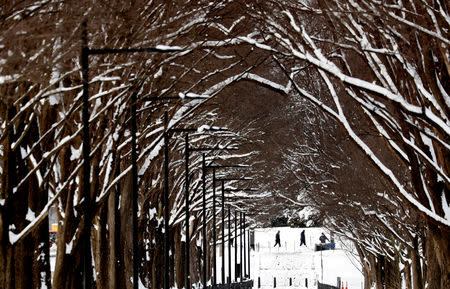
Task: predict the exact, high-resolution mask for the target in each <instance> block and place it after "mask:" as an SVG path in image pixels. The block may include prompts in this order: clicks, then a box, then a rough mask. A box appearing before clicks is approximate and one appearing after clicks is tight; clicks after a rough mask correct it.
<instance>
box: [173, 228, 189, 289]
mask: <svg viewBox="0 0 450 289" xmlns="http://www.w3.org/2000/svg"><path fill="white" fill-rule="evenodd" d="M180 229H181V228H180V226H177V227H176V228H173V230H174V233H173V238H174V249H175V250H174V251H175V252H174V261H175V264H174V265H175V272H176V276H175V282H176V285H177V287H178V288H183V287H184V285H185V284H184V279H185V278H184V277H185V271H186V270H185V268H184V264H185V258H184V255H185V253H184V252H185V247H186V243H185V242H181V234H180Z"/></svg>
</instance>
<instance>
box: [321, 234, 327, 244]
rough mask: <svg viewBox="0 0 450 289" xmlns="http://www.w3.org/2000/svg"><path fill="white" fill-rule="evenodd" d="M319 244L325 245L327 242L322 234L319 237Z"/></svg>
mask: <svg viewBox="0 0 450 289" xmlns="http://www.w3.org/2000/svg"><path fill="white" fill-rule="evenodd" d="M319 240H320V243H322V244H325V242H326V241H327V240H328V238H327V236H325V234H324V233H322V235H320V237H319Z"/></svg>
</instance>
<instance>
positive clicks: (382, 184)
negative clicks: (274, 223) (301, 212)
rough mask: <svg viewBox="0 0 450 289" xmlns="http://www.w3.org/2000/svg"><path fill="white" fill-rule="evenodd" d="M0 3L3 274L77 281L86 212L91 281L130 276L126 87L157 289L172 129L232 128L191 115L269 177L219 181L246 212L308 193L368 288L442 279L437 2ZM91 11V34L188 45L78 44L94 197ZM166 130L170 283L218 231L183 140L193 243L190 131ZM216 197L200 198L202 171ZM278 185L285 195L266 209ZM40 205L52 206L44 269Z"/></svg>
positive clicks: (445, 110) (444, 71)
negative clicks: (53, 246)
mask: <svg viewBox="0 0 450 289" xmlns="http://www.w3.org/2000/svg"><path fill="white" fill-rule="evenodd" d="M3 2H5V3H2V4H1V6H0V17H1V19H2V21H1V22H0V27H1V29H0V121H1V126H0V155H1V158H0V287H1V288H8V289H9V288H45V286H46V287H47V288H50V286H52V287H53V288H80V287H81V285H82V280H83V279H82V278H81V272H82V270H83V268H82V263H81V260H82V255H83V251H82V240H83V238H84V233H85V232H86V230H84V228H85V227H86V226H87V227H88V228H90V231H91V236H92V238H91V244H92V252H93V268H94V271H93V272H95V276H94V277H95V278H94V279H95V282H94V283H95V286H96V288H131V284H132V281H131V279H132V263H131V261H132V260H131V257H130V256H131V248H132V240H131V206H132V199H131V198H130V194H131V186H132V180H131V133H130V131H131V124H130V117H131V115H130V113H131V112H130V108H131V104H132V100H131V96H132V95H133V94H135V95H136V96H137V103H136V107H137V115H138V121H137V132H138V134H137V147H138V175H139V180H138V204H139V213H138V217H139V218H138V235H139V246H138V247H139V263H140V268H141V269H140V281H141V282H142V283H143V284H144V285H145V286H147V287H149V288H162V287H163V274H162V273H161V268H163V265H164V258H163V250H162V248H163V237H164V231H163V218H162V216H163V213H162V210H163V207H162V199H163V192H164V182H163V177H164V168H163V162H164V153H163V133H164V131H166V130H167V129H170V128H176V127H200V126H203V127H204V128H205V127H206V126H211V125H220V126H226V127H228V128H229V129H230V131H228V132H220V133H212V132H208V131H206V130H205V131H203V130H199V131H197V132H195V133H193V134H192V135H191V136H190V140H191V145H193V146H200V145H208V146H219V145H220V146H230V145H232V146H239V147H241V148H242V149H241V150H239V151H232V152H228V153H227V154H225V153H223V152H209V153H207V159H208V161H209V162H210V161H212V160H213V158H214V156H219V155H220V158H219V159H218V162H223V163H230V162H231V163H248V164H251V165H252V170H251V171H249V172H248V173H249V175H248V176H253V177H254V178H255V180H254V182H253V185H258V186H259V188H260V193H258V194H256V193H251V195H245V194H239V198H237V196H235V197H233V196H231V195H230V197H232V199H231V200H232V202H230V204H231V205H233V206H235V207H238V208H241V209H243V210H245V211H247V212H248V213H249V214H250V215H251V217H252V219H253V220H252V223H254V224H262V223H263V222H267V215H265V214H269V215H271V216H273V214H276V213H277V212H281V211H283V210H287V211H288V210H294V211H295V210H297V209H300V208H302V207H304V206H305V205H310V206H313V207H314V208H315V209H316V210H317V211H318V212H319V215H320V216H321V217H322V218H323V220H324V225H326V226H329V227H331V228H332V229H333V230H334V231H335V232H337V233H338V234H340V235H342V236H345V237H347V238H349V239H351V240H353V241H354V243H355V246H356V248H357V250H358V254H359V257H360V259H361V263H362V265H363V273H364V276H365V288H371V286H372V285H373V284H375V285H376V286H377V288H380V289H381V288H400V287H401V285H402V282H404V284H406V286H407V288H414V289H422V288H430V289H437V288H449V287H450V272H449V268H450V264H449V260H450V242H449V240H450V232H449V229H450V209H449V200H450V176H449V169H450V156H449V150H450V140H449V133H450V120H449V117H450V110H449V106H450V100H449V99H450V98H449V93H450V79H449V73H450V60H449V57H450V54H449V46H450V40H449V29H450V16H449V11H448V9H449V7H448V4H447V2H446V1H444V0H441V1H439V0H408V1H400V0H393V1H375V0H362V1H351V0H347V1H345V0H333V1H324V0H313V1H294V0H276V1H275V0H273V1H272V0H264V1H263V0H247V1H241V0H235V1H164V0H156V1H150V0H138V1H90V0H82V1H59V0H44V1H31V0H29V1H3ZM83 22H85V23H87V32H88V34H87V39H88V46H89V47H90V48H106V47H107V48H138V47H148V46H156V45H164V46H160V47H167V46H173V47H180V48H181V49H182V51H180V52H173V53H161V54H158V53H130V54H107V55H95V56H94V55H92V56H90V57H89V65H90V71H89V85H90V99H89V102H90V119H89V122H90V128H89V129H90V133H91V139H90V144H91V154H90V159H91V163H90V165H91V179H90V192H91V193H90V198H89V199H90V200H91V203H90V204H86V202H85V199H86V198H85V197H86V196H85V195H84V191H83V157H82V136H83V126H82V71H81V66H80V54H81V48H82V31H83ZM191 95H192V96H194V95H195V96H199V95H201V96H203V97H204V99H201V100H190V99H189V97H186V96H191ZM168 96H170V97H171V96H180V99H178V100H170V101H168V100H163V99H164V97H168ZM146 97H152V98H157V100H156V101H145V100H144V98H146ZM166 111H167V112H168V118H169V119H168V122H167V123H165V121H164V113H165V112H166ZM266 112H267V113H266ZM250 118H253V119H250ZM275 122H278V123H280V125H275V124H274V123H275ZM204 125H206V126H204ZM271 136H272V137H271ZM269 145H276V147H275V148H272V151H268V149H269V148H268V146H269ZM169 146H170V151H169V155H170V178H169V188H170V190H169V202H170V205H169V208H170V221H169V226H170V230H169V232H168V234H169V238H170V244H171V251H172V254H171V276H172V280H171V281H170V282H171V285H175V284H176V286H177V287H178V288H182V287H183V286H184V279H183V277H184V268H185V267H184V257H183V256H184V252H185V250H189V251H190V253H191V266H190V268H191V282H192V284H194V283H197V282H199V281H200V274H201V270H202V269H201V268H202V267H201V262H200V259H199V257H200V254H201V250H200V247H199V246H197V245H196V244H197V242H200V240H202V238H205V237H206V238H207V239H208V240H209V239H210V238H211V234H210V232H211V230H213V229H215V228H212V224H211V222H209V224H208V228H207V229H208V230H207V232H208V233H207V236H202V234H201V229H202V228H201V154H192V157H191V159H190V167H191V175H190V180H189V182H190V187H191V199H190V203H191V212H190V214H191V220H190V227H191V232H190V237H191V242H190V244H191V246H190V248H186V246H185V242H184V241H182V240H184V239H183V238H184V236H185V232H184V226H185V224H184V217H185V216H184V211H183V206H184V203H185V200H184V186H185V179H184V159H183V154H184V134H174V135H173V136H172V137H171V138H170V142H169ZM222 173H223V174H224V175H225V174H232V175H234V176H241V175H240V174H241V173H242V172H236V171H233V172H228V173H227V172H221V174H222ZM245 173H247V172H245ZM208 183H209V184H211V177H210V176H208ZM230 185H233V186H235V187H242V184H237V183H236V184H230ZM245 185H249V184H245ZM207 197H208V208H210V207H211V186H210V185H209V187H208V196H207ZM247 197H248V198H252V201H251V202H246V199H247ZM274 197H275V198H276V199H277V200H280V202H279V204H280V206H270V208H269V206H264V205H261V204H265V203H267V204H268V203H273V198H274ZM258 200H259V201H258ZM88 206H89V207H88ZM51 207H56V208H57V214H58V238H57V247H58V251H57V256H56V264H55V271H54V273H53V277H52V280H50V278H51V274H50V267H49V259H48V255H49V254H48V251H49V245H48V226H49V224H48V218H47V216H48V215H47V214H48V211H49V209H50V208H51ZM87 209H89V210H90V212H91V215H92V220H89V219H85V214H84V212H85V210H87ZM233 210H234V207H233ZM211 216H212V212H211V210H210V209H209V210H208V220H210V219H211ZM208 270H210V262H209V269H208ZM208 276H210V272H208Z"/></svg>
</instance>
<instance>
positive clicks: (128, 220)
mask: <svg viewBox="0 0 450 289" xmlns="http://www.w3.org/2000/svg"><path fill="white" fill-rule="evenodd" d="M121 189H122V190H121V199H120V251H121V252H122V254H123V260H122V262H121V267H120V269H119V270H120V272H121V276H122V277H121V279H122V281H121V282H122V284H121V286H118V287H119V288H124V289H131V288H132V287H133V286H132V283H131V279H132V276H133V259H132V256H133V240H132V228H133V226H132V216H131V213H132V209H131V207H132V200H131V198H130V197H129V196H130V190H131V173H129V174H128V175H127V176H126V177H125V179H124V181H123V182H122V185H121Z"/></svg>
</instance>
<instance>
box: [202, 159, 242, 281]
mask: <svg viewBox="0 0 450 289" xmlns="http://www.w3.org/2000/svg"><path fill="white" fill-rule="evenodd" d="M248 167H249V166H247V165H209V166H207V168H212V169H213V201H212V202H213V208H212V209H213V279H212V281H213V284H212V285H213V286H216V285H217V275H216V274H217V262H216V185H215V183H216V169H223V168H248ZM204 225H205V224H204ZM222 259H223V258H222ZM222 282H223V281H222Z"/></svg>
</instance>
